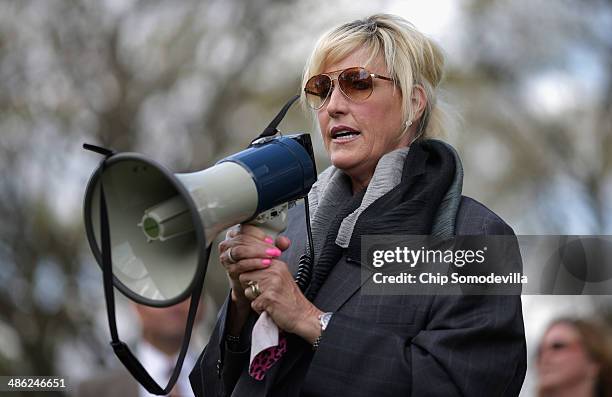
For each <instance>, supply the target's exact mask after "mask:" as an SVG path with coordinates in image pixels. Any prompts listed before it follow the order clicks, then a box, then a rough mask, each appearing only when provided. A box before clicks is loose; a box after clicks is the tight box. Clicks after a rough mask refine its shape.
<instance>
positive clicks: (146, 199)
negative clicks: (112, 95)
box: [84, 134, 316, 307]
mask: <svg viewBox="0 0 612 397" xmlns="http://www.w3.org/2000/svg"><path fill="white" fill-rule="evenodd" d="M315 180H316V167H315V162H314V153H313V149H312V143H311V140H310V136H309V135H308V134H297V135H290V136H281V137H264V138H261V139H259V140H257V141H255V142H253V143H252V144H251V145H250V146H249V147H248V148H247V149H246V150H243V151H241V152H239V153H236V154H234V155H231V156H229V157H227V158H224V159H223V160H221V161H219V162H218V163H217V164H215V165H214V166H212V167H210V168H207V169H204V170H202V171H198V172H194V173H185V174H173V173H172V172H170V171H169V170H168V169H167V168H166V167H164V166H162V165H160V164H158V163H157V162H155V161H153V160H151V159H148V158H146V157H145V156H143V155H140V154H137V153H119V154H115V155H113V156H111V157H109V158H108V159H107V160H105V161H103V162H102V163H101V165H100V166H99V167H98V168H97V169H96V170H95V171H94V173H93V174H92V176H91V178H90V180H89V182H88V185H87V189H86V193H85V201H84V218H85V230H86V233H87V239H88V241H89V245H90V248H91V250H92V252H93V254H94V256H95V258H96V260H97V262H98V263H99V264H100V266H102V256H101V243H100V241H101V237H100V217H99V214H100V197H101V196H100V189H101V188H102V186H103V190H104V196H105V203H106V208H107V213H108V225H109V228H110V233H109V235H110V246H111V248H112V273H113V284H114V285H115V287H117V288H118V289H119V290H120V291H121V292H122V293H123V294H124V295H126V296H127V297H129V298H130V299H132V300H134V301H136V302H138V303H142V304H145V305H149V306H156V307H166V306H170V305H173V304H176V303H178V302H180V301H182V300H184V299H186V298H187V297H188V296H189V294H190V291H191V290H192V289H193V288H194V283H196V282H197V280H200V279H201V277H199V276H201V274H202V272H205V271H206V263H205V262H206V260H207V259H206V257H205V255H204V252H205V250H206V247H208V246H209V245H210V244H211V242H212V241H213V240H214V238H215V236H216V235H217V234H218V233H219V232H221V231H222V230H224V229H226V228H227V227H229V226H232V225H235V224H238V223H244V222H247V221H250V220H253V219H255V217H257V216H259V218H260V219H261V217H262V216H263V217H264V220H266V221H271V222H266V223H265V224H266V225H272V230H270V233H271V234H275V232H279V231H280V230H279V229H281V228H282V226H277V227H275V226H274V225H275V222H276V224H277V225H279V224H282V216H283V211H282V210H280V208H282V206H286V205H287V203H288V202H291V201H294V200H297V199H300V198H302V197H304V196H306V195H307V194H308V191H309V190H310V188H311V186H312V184H313V183H314V182H315Z"/></svg>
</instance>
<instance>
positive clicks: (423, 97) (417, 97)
mask: <svg viewBox="0 0 612 397" xmlns="http://www.w3.org/2000/svg"><path fill="white" fill-rule="evenodd" d="M410 102H411V103H410V104H411V105H412V109H414V119H413V121H416V120H418V119H420V118H421V116H422V115H423V112H424V111H425V108H426V107H427V94H426V93H425V89H424V88H423V86H421V85H420V84H416V85H415V86H414V87H412V94H411V97H410Z"/></svg>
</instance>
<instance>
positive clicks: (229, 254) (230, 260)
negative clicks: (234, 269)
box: [227, 247, 236, 264]
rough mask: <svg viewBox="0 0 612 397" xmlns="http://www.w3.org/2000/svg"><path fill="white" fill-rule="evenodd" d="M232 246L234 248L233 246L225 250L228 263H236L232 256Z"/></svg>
mask: <svg viewBox="0 0 612 397" xmlns="http://www.w3.org/2000/svg"><path fill="white" fill-rule="evenodd" d="M232 248H234V247H230V248H229V249H228V250H227V259H229V263H230V264H234V263H236V259H234V258H233V257H232Z"/></svg>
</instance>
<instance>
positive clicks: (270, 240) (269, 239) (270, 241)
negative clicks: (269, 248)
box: [264, 237, 274, 244]
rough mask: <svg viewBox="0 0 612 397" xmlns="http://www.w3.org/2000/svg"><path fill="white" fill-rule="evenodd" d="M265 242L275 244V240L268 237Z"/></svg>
mask: <svg viewBox="0 0 612 397" xmlns="http://www.w3.org/2000/svg"><path fill="white" fill-rule="evenodd" d="M264 241H265V242H266V243H268V244H273V243H274V240H272V238H271V237H266V238H265V239H264Z"/></svg>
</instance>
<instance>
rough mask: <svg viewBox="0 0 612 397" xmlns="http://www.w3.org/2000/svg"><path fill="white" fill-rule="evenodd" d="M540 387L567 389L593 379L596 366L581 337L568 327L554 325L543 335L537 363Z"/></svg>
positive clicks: (595, 373) (567, 325) (571, 327)
mask: <svg viewBox="0 0 612 397" xmlns="http://www.w3.org/2000/svg"><path fill="white" fill-rule="evenodd" d="M537 368H538V375H539V387H540V389H543V390H555V389H558V388H567V387H570V386H573V385H576V384H578V383H581V382H585V381H587V380H589V379H591V380H592V381H594V380H595V378H596V376H597V373H598V371H599V368H598V365H597V364H596V363H595V362H593V361H592V360H591V358H590V357H589V356H588V354H587V352H586V350H585V349H584V347H583V345H582V341H581V338H580V334H579V333H578V331H576V329H575V328H574V327H573V326H571V325H569V324H563V323H560V324H555V325H553V326H552V327H551V328H550V329H549V330H548V331H547V332H546V334H545V335H544V338H543V339H542V345H541V347H540V351H539V355H538V361H537Z"/></svg>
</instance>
